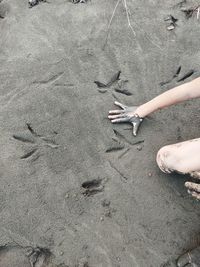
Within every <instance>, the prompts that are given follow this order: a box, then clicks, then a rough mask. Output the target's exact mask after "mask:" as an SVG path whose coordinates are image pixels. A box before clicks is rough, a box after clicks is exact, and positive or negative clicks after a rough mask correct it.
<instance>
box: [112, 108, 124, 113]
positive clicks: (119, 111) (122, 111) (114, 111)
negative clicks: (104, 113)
mask: <svg viewBox="0 0 200 267" xmlns="http://www.w3.org/2000/svg"><path fill="white" fill-rule="evenodd" d="M124 112H125V111H124V110H121V109H118V110H110V111H109V114H120V113H124Z"/></svg>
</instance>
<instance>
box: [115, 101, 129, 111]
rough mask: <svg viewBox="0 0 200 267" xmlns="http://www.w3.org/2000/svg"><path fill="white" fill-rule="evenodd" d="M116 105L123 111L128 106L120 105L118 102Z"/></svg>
mask: <svg viewBox="0 0 200 267" xmlns="http://www.w3.org/2000/svg"><path fill="white" fill-rule="evenodd" d="M115 105H117V106H119V107H120V108H122V109H125V108H126V107H127V106H126V105H123V104H122V103H119V102H118V101H115Z"/></svg>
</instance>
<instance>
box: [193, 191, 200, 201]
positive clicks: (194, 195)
mask: <svg viewBox="0 0 200 267" xmlns="http://www.w3.org/2000/svg"><path fill="white" fill-rule="evenodd" d="M191 195H192V197H194V198H196V199H197V200H200V194H199V193H197V192H194V191H193V192H192V193H191Z"/></svg>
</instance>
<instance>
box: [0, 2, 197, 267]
mask: <svg viewBox="0 0 200 267" xmlns="http://www.w3.org/2000/svg"><path fill="white" fill-rule="evenodd" d="M188 2H189V3H188V5H189V6H195V5H196V4H197V3H196V1H188ZM177 3H178V1H172V0H169V1H156V0H151V1H145V0H140V1H136V0H127V5H128V9H129V16H130V20H131V25H132V29H131V27H129V26H128V22H127V14H126V10H125V8H124V5H123V2H119V5H118V7H117V9H116V13H115V16H114V18H113V20H112V23H111V26H110V28H109V34H108V38H107V42H106V36H107V29H108V24H109V20H110V18H111V15H112V12H113V9H114V7H115V5H116V4H117V0H109V1H107V0H101V1H99V0H91V1H88V2H87V3H85V4H82V3H79V4H73V3H71V2H69V1H66V0H54V1H53V0H52V1H49V2H47V3H39V5H37V6H35V7H33V8H28V3H27V1H26V0H20V1H14V0H3V1H1V3H0V17H1V18H0V80H1V83H0V147H1V152H0V181H1V187H0V246H1V247H0V267H11V266H12V267H29V266H35V267H44V266H59V267H67V266H69V267H161V266H172V264H173V261H174V259H176V257H177V256H178V255H179V254H181V253H183V252H184V251H185V250H186V249H188V248H190V247H192V246H194V245H195V244H196V243H197V242H200V234H199V233H200V223H199V221H200V204H199V203H198V202H197V201H195V200H193V199H192V198H191V197H189V195H188V194H187V192H186V189H185V188H184V181H186V180H187V178H188V177H182V176H180V175H176V174H173V175H165V174H163V173H161V171H160V170H159V169H158V167H157V166H156V161H155V158H156V153H157V151H158V150H159V148H160V147H162V146H164V145H167V144H171V143H176V142H180V141H183V140H187V139H192V138H195V137H199V125H200V116H199V112H200V107H199V100H194V101H189V102H187V103H183V104H181V105H177V106H175V107H171V108H169V109H167V110H165V111H160V112H157V113H156V114H153V115H152V116H151V117H150V118H148V119H146V120H145V121H144V123H143V124H142V126H141V128H140V131H139V134H138V136H137V137H133V135H132V131H131V126H130V125H127V124H121V125H112V124H111V123H110V122H109V120H108V119H107V115H108V111H109V109H113V108H114V101H115V100H116V99H117V100H118V101H121V102H122V103H125V104H127V105H139V104H142V103H144V102H145V101H148V100H150V99H151V98H153V97H154V96H156V95H157V94H159V93H162V92H164V91H166V90H167V89H170V88H172V87H174V86H176V85H178V84H181V83H183V82H186V81H189V80H192V79H193V78H195V77H198V76H199V69H200V50H199V43H200V34H199V30H200V20H197V18H196V15H194V16H193V17H192V18H190V19H186V17H185V15H184V13H183V12H182V11H181V10H180V5H175V4H177ZM170 14H171V15H172V16H174V17H175V18H177V19H178V21H177V22H176V24H177V25H176V26H175V29H174V30H171V31H168V30H167V28H166V27H167V22H166V21H164V18H165V17H166V16H168V15H170ZM179 66H181V70H180V73H179V75H178V77H174V78H173V76H174V75H175V74H176V71H177V69H178V68H179ZM191 70H193V71H194V73H193V74H192V75H191V76H190V77H189V78H187V79H185V80H184V81H181V82H178V80H179V79H181V77H183V76H184V75H185V74H187V73H188V72H189V71H191ZM118 71H121V75H120V81H118V82H115V83H113V84H112V85H111V86H109V87H108V88H106V89H105V88H104V89H99V88H98V87H97V85H96V84H95V83H94V81H100V82H102V83H106V82H108V81H109V80H110V79H111V77H112V76H113V75H114V74H116V73H117V72H118ZM172 78H173V79H172ZM127 80H128V81H127ZM165 82H167V83H165ZM119 88H121V89H122V91H123V90H126V92H129V93H128V95H126V94H123V93H120V92H119V90H118V92H117V89H119ZM137 142H139V143H137ZM6 245H7V246H6ZM28 248H29V249H32V250H33V251H34V253H32V252H31V253H28V252H26V255H28V256H27V257H29V258H28V259H29V260H30V258H31V256H30V255H32V256H33V255H34V256H35V258H34V259H35V263H34V259H32V263H31V264H32V265H31V264H30V261H29V260H27V258H26V257H25V256H24V255H25V254H23V251H24V250H27V249H28ZM38 251H39V252H38ZM50 252H51V253H52V254H51V260H48V261H45V260H42V259H41V258H42V257H43V256H44V255H45V257H46V256H47V257H48V253H50ZM38 255H39V256H38ZM23 257H25V258H23ZM32 258H33V257H32ZM11 259H12V262H11ZM22 262H23V263H22ZM9 264H10V265H9Z"/></svg>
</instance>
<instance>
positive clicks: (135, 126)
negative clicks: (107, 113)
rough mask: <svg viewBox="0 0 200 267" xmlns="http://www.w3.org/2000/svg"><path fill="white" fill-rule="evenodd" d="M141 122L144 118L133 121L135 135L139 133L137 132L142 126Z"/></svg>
mask: <svg viewBox="0 0 200 267" xmlns="http://www.w3.org/2000/svg"><path fill="white" fill-rule="evenodd" d="M141 122H142V119H140V121H138V122H132V125H133V135H134V136H136V135H137V132H138V129H139V127H140V124H141Z"/></svg>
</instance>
